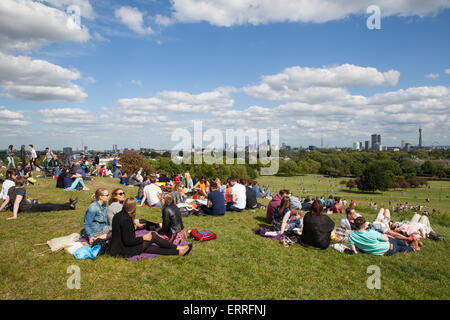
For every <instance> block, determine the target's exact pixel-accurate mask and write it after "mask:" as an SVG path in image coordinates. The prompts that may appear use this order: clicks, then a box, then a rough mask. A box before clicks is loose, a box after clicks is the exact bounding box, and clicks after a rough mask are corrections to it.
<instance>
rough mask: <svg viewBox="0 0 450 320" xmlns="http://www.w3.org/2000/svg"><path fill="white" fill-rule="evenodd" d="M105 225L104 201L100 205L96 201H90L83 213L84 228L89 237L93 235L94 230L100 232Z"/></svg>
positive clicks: (106, 210)
mask: <svg viewBox="0 0 450 320" xmlns="http://www.w3.org/2000/svg"><path fill="white" fill-rule="evenodd" d="M107 225H108V209H107V207H106V203H103V205H102V206H100V204H99V203H98V201H94V202H92V204H91V205H90V206H89V207H88V208H87V210H86V213H85V214H84V229H85V230H86V233H87V234H88V236H89V238H91V237H93V236H94V233H96V232H102V231H103V228H104V227H105V226H107Z"/></svg>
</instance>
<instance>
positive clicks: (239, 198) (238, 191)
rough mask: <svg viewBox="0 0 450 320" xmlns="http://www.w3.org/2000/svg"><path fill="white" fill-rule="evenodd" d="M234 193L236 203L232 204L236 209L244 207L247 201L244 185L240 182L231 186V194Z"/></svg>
mask: <svg viewBox="0 0 450 320" xmlns="http://www.w3.org/2000/svg"><path fill="white" fill-rule="evenodd" d="M234 194H235V195H236V203H235V204H234V205H235V207H236V208H238V209H245V204H246V201H247V196H246V190H245V186H243V185H242V184H240V183H236V184H235V185H234V186H233V187H232V188H231V195H234Z"/></svg>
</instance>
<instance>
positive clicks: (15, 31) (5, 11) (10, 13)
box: [0, 0, 90, 51]
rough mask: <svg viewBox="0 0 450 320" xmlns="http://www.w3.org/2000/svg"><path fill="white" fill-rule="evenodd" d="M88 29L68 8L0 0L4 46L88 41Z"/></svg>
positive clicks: (33, 46)
mask: <svg viewBox="0 0 450 320" xmlns="http://www.w3.org/2000/svg"><path fill="white" fill-rule="evenodd" d="M89 39H90V35H89V31H88V29H87V28H86V27H85V26H83V25H82V24H80V25H78V24H76V23H74V19H73V18H72V17H71V16H70V15H69V14H67V13H66V12H65V11H62V10H59V9H57V8H52V7H49V6H46V5H44V4H43V3H40V2H35V1H31V0H1V1H0V50H3V51H5V50H6V51H13V50H24V51H28V50H33V49H37V48H39V47H41V46H44V45H48V44H50V43H53V42H63V41H75V42H86V41H88V40H89Z"/></svg>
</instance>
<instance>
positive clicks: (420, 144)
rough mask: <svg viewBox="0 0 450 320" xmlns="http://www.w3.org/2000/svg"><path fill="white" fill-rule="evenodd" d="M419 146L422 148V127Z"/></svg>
mask: <svg viewBox="0 0 450 320" xmlns="http://www.w3.org/2000/svg"><path fill="white" fill-rule="evenodd" d="M419 148H422V128H419Z"/></svg>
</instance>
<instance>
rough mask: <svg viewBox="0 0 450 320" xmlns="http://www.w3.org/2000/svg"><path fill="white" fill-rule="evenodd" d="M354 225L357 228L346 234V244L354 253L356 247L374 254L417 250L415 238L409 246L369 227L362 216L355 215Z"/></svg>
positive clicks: (386, 254) (391, 253) (381, 254)
mask: <svg viewBox="0 0 450 320" xmlns="http://www.w3.org/2000/svg"><path fill="white" fill-rule="evenodd" d="M355 226H356V228H357V230H356V231H353V232H352V233H350V234H349V236H348V244H349V245H350V246H351V249H352V250H353V251H354V252H355V253H358V250H357V249H356V248H358V249H359V250H361V251H362V252H365V253H369V254H373V255H376V256H383V255H385V256H391V255H393V254H395V253H397V252H414V251H418V250H419V246H418V244H417V241H416V240H414V241H413V242H412V245H411V246H410V245H408V244H407V243H406V242H404V241H402V240H398V239H395V238H392V237H389V236H387V235H385V234H381V233H380V232H377V231H375V230H372V229H369V228H368V227H369V226H368V224H366V219H364V217H357V218H356V219H355Z"/></svg>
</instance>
